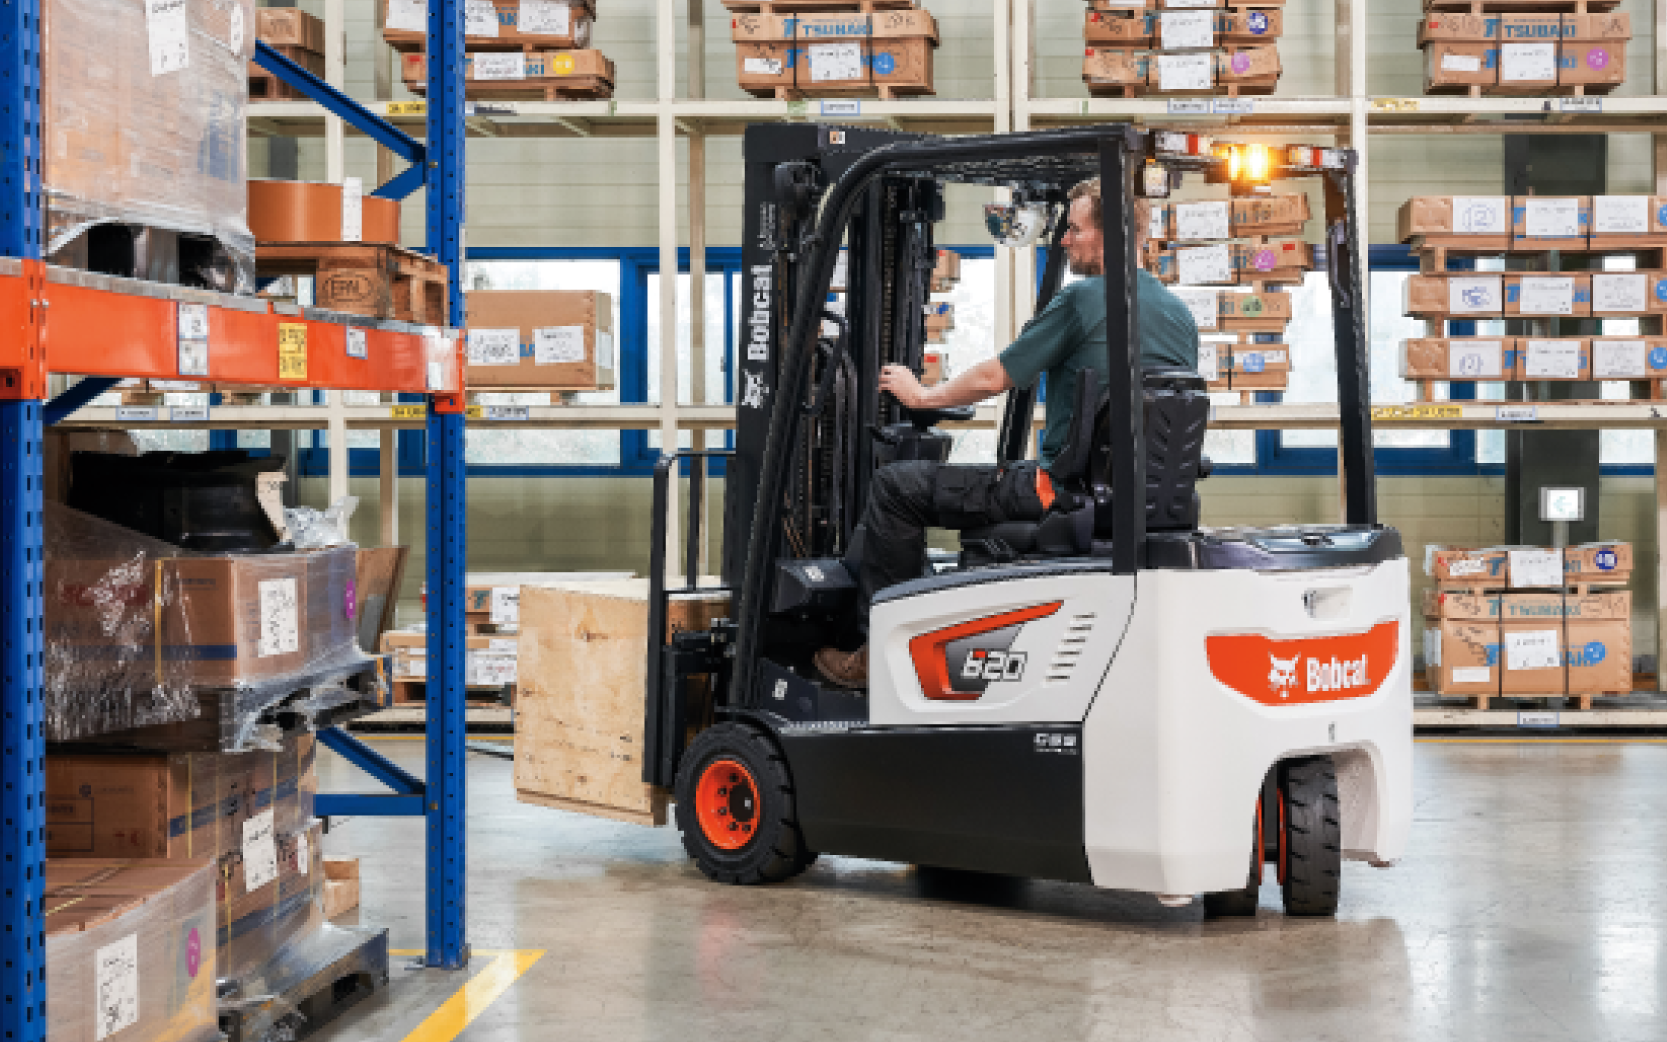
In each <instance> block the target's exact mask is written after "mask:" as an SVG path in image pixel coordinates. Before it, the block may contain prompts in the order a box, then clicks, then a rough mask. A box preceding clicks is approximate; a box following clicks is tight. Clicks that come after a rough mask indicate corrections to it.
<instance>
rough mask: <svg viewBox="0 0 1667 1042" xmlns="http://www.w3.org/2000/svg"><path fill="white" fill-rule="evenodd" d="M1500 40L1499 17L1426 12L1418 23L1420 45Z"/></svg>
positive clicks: (1495, 15)
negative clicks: (1438, 42) (1442, 42)
mask: <svg viewBox="0 0 1667 1042" xmlns="http://www.w3.org/2000/svg"><path fill="white" fill-rule="evenodd" d="M1498 39H1499V15H1497V14H1467V13H1460V12H1453V11H1425V12H1424V17H1423V20H1422V21H1420V22H1419V23H1418V45H1419V46H1420V47H1422V46H1423V45H1424V44H1426V43H1429V42H1431V41H1438V40H1439V41H1453V42H1469V43H1484V42H1487V43H1491V42H1495V41H1497V40H1498Z"/></svg>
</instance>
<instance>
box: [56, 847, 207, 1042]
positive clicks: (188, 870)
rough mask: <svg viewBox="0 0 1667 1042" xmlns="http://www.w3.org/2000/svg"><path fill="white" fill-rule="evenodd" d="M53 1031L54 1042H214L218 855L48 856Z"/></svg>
mask: <svg viewBox="0 0 1667 1042" xmlns="http://www.w3.org/2000/svg"><path fill="white" fill-rule="evenodd" d="M44 883H45V892H44V894H43V895H42V898H41V913H42V917H43V918H44V919H45V925H46V976H47V979H48V980H50V981H51V985H52V995H51V1001H50V1002H48V1003H47V1004H46V1017H47V1019H46V1037H47V1038H49V1039H51V1040H52V1042H101V1040H103V1039H105V1038H115V1039H119V1040H122V1042H214V1040H216V1039H219V1038H223V1037H224V1036H222V1035H221V1034H220V1026H219V1019H218V1017H217V1009H216V999H217V993H216V989H215V979H216V977H217V976H219V975H221V974H223V972H224V970H223V967H222V965H221V964H220V962H219V961H218V959H217V957H216V950H215V946H214V945H213V944H210V943H209V938H210V936H212V935H213V933H214V929H215V927H214V909H215V905H216V901H215V870H214V863H213V861H211V860H203V859H188V858H178V859H169V860H161V859H144V860H135V859H132V858H111V859H98V858H74V859H71V858H64V859H56V858H55V859H52V860H49V861H48V862H47V863H46V873H45V879H44Z"/></svg>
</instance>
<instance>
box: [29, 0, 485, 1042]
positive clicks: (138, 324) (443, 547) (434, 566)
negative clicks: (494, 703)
mask: <svg viewBox="0 0 1667 1042" xmlns="http://www.w3.org/2000/svg"><path fill="white" fill-rule="evenodd" d="M40 15H41V11H40V4H39V2H38V0H20V2H19V3H15V4H11V5H8V6H7V7H6V9H5V11H4V13H3V14H0V92H3V93H0V119H3V120H4V123H3V125H0V191H3V193H4V195H3V197H0V209H3V212H4V222H3V228H0V327H3V329H4V338H3V340H0V699H3V707H4V708H3V714H0V849H4V850H5V852H6V853H5V857H4V859H0V897H3V907H0V957H3V970H4V974H5V1000H4V1005H0V1034H3V1036H4V1037H5V1038H8V1039H13V1040H17V1042H38V1040H40V1039H43V1038H44V1037H45V1031H46V1019H45V1013H44V1011H45V1002H46V1001H47V996H46V982H45V980H44V971H45V938H44V928H43V913H42V909H41V899H42V893H43V889H42V888H43V872H44V857H45V815H44V808H43V806H42V783H43V770H44V767H43V759H44V754H45V747H44V739H43V732H42V691H41V683H42V654H43V647H42V636H41V631H42V627H41V619H42V611H43V604H42V553H43V551H42V541H43V532H42V522H41V517H42V511H43V501H42V471H41V467H42V443H43V438H44V430H45V427H46V426H48V425H50V424H52V423H54V422H56V421H58V420H60V419H62V418H63V417H65V416H67V415H69V414H71V413H73V412H74V410H75V409H77V408H78V407H79V406H81V405H83V404H85V403H86V402H87V401H88V400H90V399H91V398H92V397H93V396H94V395H95V394H96V393H97V392H98V391H100V390H102V389H104V388H107V387H108V386H110V384H111V383H112V382H113V381H114V379H116V378H120V377H128V376H144V377H158V378H178V377H179V376H181V375H187V376H198V375H202V374H196V373H188V374H181V372H180V369H181V365H180V351H179V340H178V338H177V333H176V329H177V321H178V315H179V310H180V308H181V307H182V306H183V305H192V306H202V307H204V308H206V315H207V322H208V329H209V361H208V370H209V371H208V373H207V375H208V376H209V377H211V378H213V379H215V380H218V381H222V382H227V383H239V382H242V383H251V384H264V385H271V384H283V385H286V386H293V387H295V388H297V389H315V388H329V389H362V390H379V391H388V392H397V393H408V394H419V395H423V396H425V397H426V400H427V403H428V404H427V410H426V416H425V417H424V419H423V424H424V427H425V429H426V431H427V436H428V515H427V517H428V545H429V554H428V582H429V588H430V590H431V591H434V592H433V593H431V595H430V598H429V612H430V616H429V618H430V625H429V634H430V646H429V654H430V662H432V663H434V665H433V666H432V667H431V674H430V675H431V678H432V680H431V691H436V692H437V693H438V697H434V698H431V700H430V703H429V715H428V730H427V773H426V779H425V780H424V781H420V782H419V781H417V780H416V779H414V778H411V777H410V776H408V775H406V774H404V772H401V771H399V770H398V768H396V767H394V766H393V765H392V764H389V763H388V762H387V761H386V760H383V759H382V758H381V757H379V756H377V755H376V754H375V753H373V752H371V751H370V750H368V749H366V748H365V747H363V746H361V745H359V744H358V743H357V742H355V741H354V740H352V739H351V738H350V737H349V736H347V735H345V734H342V733H339V732H326V733H325V734H324V735H323V736H322V737H323V739H324V741H325V742H326V744H328V745H330V746H331V747H332V748H335V749H337V751H339V752H342V753H343V754H344V755H346V756H347V757H348V758H349V759H350V760H352V761H353V762H355V763H357V764H359V765H360V766H361V767H364V768H365V769H366V770H367V771H369V772H370V773H371V774H372V775H373V776H374V777H377V778H378V779H379V780H382V781H384V782H386V783H388V784H389V785H390V786H392V787H393V789H394V794H392V795H387V796H365V797H356V796H329V797H325V796H321V797H320V798H319V801H318V811H319V813H321V814H341V813H348V812H351V813H356V814H366V813H394V814H404V815H413V816H418V815H420V816H422V817H424V818H425V819H426V826H427V848H428V865H427V894H428V945H427V953H426V960H425V961H426V963H427V964H428V965H430V966H435V967H441V968H448V969H454V968H458V967H461V966H463V965H464V964H466V962H467V961H468V951H469V949H468V945H467V942H466V940H465V937H464V923H463V907H464V905H463V870H464V845H463V840H464V827H463V807H464V792H463V734H464V732H463V656H462V652H461V650H460V649H461V647H462V644H463V642H462V639H461V637H462V632H463V594H464V586H463V574H464V532H463V473H464V471H463V415H462V413H463V370H462V350H461V346H460V344H459V342H458V338H457V335H456V333H455V332H454V331H452V330H448V329H441V328H423V327H414V326H410V325H407V324H404V323H398V322H389V321H377V320H368V319H367V320H353V321H351V322H347V321H344V320H343V318H342V317H341V316H328V315H324V314H321V313H318V312H315V311H312V310H311V309H301V308H288V307H281V306H275V305H270V304H268V303H266V302H263V301H255V300H252V299H250V298H239V297H232V296H223V295H220V294H215V293H209V292H205V291H200V290H191V289H185V288H182V287H178V286H170V285H161V284H155V283H147V282H142V281H138V280H131V279H118V278H110V277H106V276H97V275H89V274H87V273H84V272H76V271H69V270H66V269H61V268H56V267H50V266H47V265H46V264H45V263H44V261H43V260H42V226H43V222H44V214H43V212H42V210H43V194H42V190H41V185H40V165H39V164H40V154H41V153H40V139H41V126H40V118H41V114H40V108H39V101H40V94H41V50H40V49H41V37H40V33H39V25H40ZM429 35H430V45H431V53H434V54H436V55H438V56H439V60H436V61H433V62H430V64H429V77H430V80H429V87H430V96H431V97H433V98H435V99H437V100H436V103H435V104H434V105H432V106H431V107H430V108H429V111H428V114H427V120H426V141H425V143H424V144H422V145H418V144H417V143H416V142H415V141H413V140H412V139H411V138H409V137H408V136H407V135H405V134H404V133H403V132H402V131H398V130H396V129H394V128H392V127H389V126H386V125H385V124H384V123H382V122H381V121H380V120H376V119H373V118H370V117H369V116H368V113H364V112H363V111H362V110H360V109H359V108H358V107H357V106H355V105H353V103H351V102H349V101H348V100H347V99H345V98H344V97H342V96H341V95H339V93H336V92H333V91H330V90H328V89H327V88H324V87H323V86H322V85H320V84H318V83H317V81H315V80H312V78H311V77H310V76H307V75H306V74H304V73H302V74H301V77H299V78H295V77H292V76H289V75H286V72H285V70H284V69H282V68H281V67H274V65H273V63H272V59H271V54H270V53H268V52H267V51H266V50H265V49H262V50H261V51H260V52H259V56H258V58H257V60H260V61H261V62H262V64H265V65H267V66H268V68H271V69H272V71H274V72H276V73H277V74H278V75H280V77H283V78H285V79H286V80H289V81H290V82H292V83H295V84H296V85H298V86H302V88H303V89H304V90H307V92H308V93H310V94H312V95H313V96H315V97H318V98H319V99H320V100H321V101H323V102H324V103H325V104H326V105H327V106H329V107H330V108H331V110H332V112H334V113H335V114H336V115H338V116H342V117H344V118H348V119H350V120H353V121H354V122H355V125H356V126H357V127H358V128H359V129H361V130H362V131H363V132H365V133H368V134H371V135H373V136H375V137H377V139H378V140H380V141H384V142H385V143H387V144H388V145H389V146H390V147H391V148H393V149H395V150H396V151H398V152H400V153H401V154H402V155H404V156H405V157H406V158H407V159H409V160H411V161H412V163H413V166H412V169H411V170H410V171H408V172H407V173H405V174H403V175H401V176H400V177H398V178H395V179H394V181H392V182H390V183H389V184H388V185H385V186H384V187H383V188H382V189H381V191H382V192H383V194H387V195H396V196H397V195H402V194H408V193H409V192H410V191H411V190H414V189H415V188H418V187H423V188H426V189H427V211H428V223H427V231H428V251H429V252H431V253H434V254H435V255H436V256H437V257H438V259H439V260H440V261H441V262H442V263H444V264H445V265H446V266H447V267H448V269H449V270H450V272H451V278H452V285H453V287H454V289H453V293H452V301H451V316H450V317H451V322H450V325H451V326H452V327H457V326H460V325H461V319H462V313H463V308H462V296H461V294H459V293H458V292H456V287H457V286H458V285H459V282H458V280H457V276H458V273H459V269H460V265H461V262H462V249H461V246H462V235H461V226H462V212H463V170H462V162H463V106H462V103H461V101H460V100H457V99H458V98H459V97H460V95H461V92H460V91H457V90H454V86H455V85H457V84H459V82H460V77H461V45H460V40H461V35H462V4H461V3H460V2H459V0H435V2H434V3H433V4H431V5H430V15H429ZM276 61H277V62H278V63H279V64H280V65H282V64H287V63H284V62H283V59H281V58H278V59H276ZM303 81H311V82H310V84H308V83H306V82H303ZM350 327H351V328H356V329H360V330H363V331H364V346H365V351H364V354H363V357H357V352H354V355H353V356H350V354H349V350H348V342H349V338H348V336H347V330H348V329H349V328H350ZM113 331H119V332H120V334H121V335H120V336H112V335H111V333H112V332H113ZM280 345H284V346H280ZM281 352H282V353H283V356H284V357H283V360H282V361H281V360H280V353H281ZM286 363H287V364H286ZM297 366H298V368H297ZM50 373H69V374H82V375H85V376H89V377H93V379H87V380H83V381H82V382H81V383H79V384H77V385H75V386H74V387H73V388H71V389H70V390H69V391H67V392H65V393H64V394H62V395H60V396H59V397H58V398H55V399H53V400H51V401H48V400H47V387H48V374H50ZM281 373H284V374H286V375H283V376H281V375H280V374H281Z"/></svg>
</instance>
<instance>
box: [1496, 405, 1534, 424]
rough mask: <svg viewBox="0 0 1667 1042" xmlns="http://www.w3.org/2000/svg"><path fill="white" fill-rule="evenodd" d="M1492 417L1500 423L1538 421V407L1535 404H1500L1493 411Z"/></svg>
mask: <svg viewBox="0 0 1667 1042" xmlns="http://www.w3.org/2000/svg"><path fill="white" fill-rule="evenodd" d="M1493 418H1494V419H1496V420H1498V421H1499V422H1500V423H1538V422H1539V419H1540V409H1539V406H1537V405H1501V406H1499V407H1498V408H1496V409H1495V410H1494V411H1493Z"/></svg>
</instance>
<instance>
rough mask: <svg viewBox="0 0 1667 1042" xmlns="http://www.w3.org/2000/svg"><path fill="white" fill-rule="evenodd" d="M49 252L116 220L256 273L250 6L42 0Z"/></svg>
mask: <svg viewBox="0 0 1667 1042" xmlns="http://www.w3.org/2000/svg"><path fill="white" fill-rule="evenodd" d="M42 7H43V18H44V23H45V45H44V46H43V47H42V56H41V64H42V70H41V82H42V89H41V107H42V126H41V131H42V135H43V139H44V147H43V153H44V154H43V156H42V186H43V187H44V189H45V194H46V204H47V229H46V233H47V242H46V244H45V245H46V253H47V254H48V255H52V254H55V253H57V252H58V251H59V250H60V249H62V248H63V247H65V246H66V245H68V244H70V243H71V242H72V241H73V240H75V239H76V238H77V237H79V236H80V235H81V234H82V233H83V232H85V231H86V230H87V229H88V228H90V227H93V226H95V225H99V224H106V223H119V224H130V225H140V226H144V227H147V228H153V229H165V230H168V231H172V232H179V233H186V234H189V235H197V236H203V237H207V238H212V239H214V240H217V241H218V242H219V243H220V245H221V246H222V247H223V248H224V249H225V250H226V252H227V253H228V254H230V255H231V257H232V259H233V261H234V266H235V268H236V270H237V271H239V272H242V271H244V270H245V269H247V270H249V271H252V263H253V255H254V240H253V238H252V237H251V236H250V234H249V228H248V221H247V204H246V193H245V189H244V182H245V180H246V176H247V172H246V169H245V129H244V121H245V109H246V108H247V104H248V97H249V86H248V80H247V75H248V62H249V59H250V58H251V57H252V56H253V55H254V47H255V4H254V0H151V2H150V3H147V2H146V0H46V2H45V3H43V4H42Z"/></svg>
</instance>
